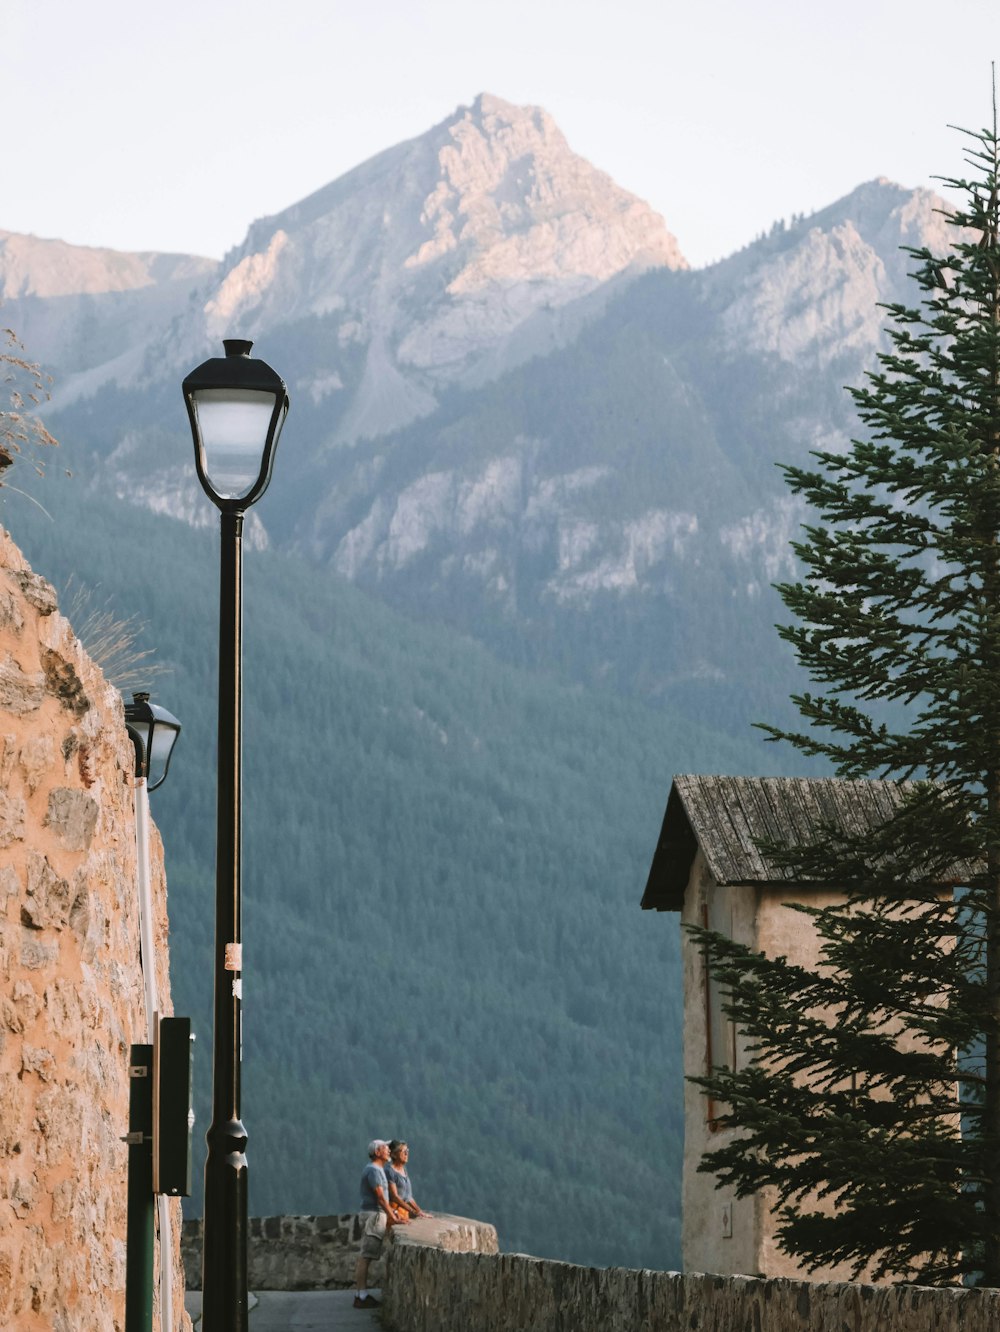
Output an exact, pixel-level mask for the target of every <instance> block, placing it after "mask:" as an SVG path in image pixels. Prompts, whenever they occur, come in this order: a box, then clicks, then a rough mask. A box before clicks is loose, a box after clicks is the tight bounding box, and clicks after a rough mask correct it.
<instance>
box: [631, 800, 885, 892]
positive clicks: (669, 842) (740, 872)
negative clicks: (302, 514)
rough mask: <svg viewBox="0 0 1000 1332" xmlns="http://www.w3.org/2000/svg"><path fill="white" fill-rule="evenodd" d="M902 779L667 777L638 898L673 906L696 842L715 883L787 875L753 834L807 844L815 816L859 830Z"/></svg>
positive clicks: (880, 813) (881, 815)
mask: <svg viewBox="0 0 1000 1332" xmlns="http://www.w3.org/2000/svg"><path fill="white" fill-rule="evenodd" d="M907 785H908V783H900V782H891V781H842V780H839V779H838V778H834V777H693V776H679V777H675V778H674V782H673V786H672V787H671V789H670V798H669V799H668V801H667V810H666V813H665V814H664V816H663V827H662V828H661V830H660V838H659V841H658V842H657V845H656V851H655V853H654V855H653V863H652V866H651V867H650V871H649V878H648V879H647V881H646V891H645V893H644V894H643V898H642V905H643V907H644V908H647V909H648V908H653V909H655V910H657V911H679V910H680V909H681V906H682V904H683V901H684V889H685V888H686V887H687V882H688V875H689V874H690V871H691V865H692V863H693V861H694V857H695V853H696V851H697V849H698V847H699V846H700V847H701V849H702V851H703V853H704V855H705V859H706V861H707V862H708V868H709V870H710V871H711V873H712V877H713V878H714V879H715V881H716V883H720V884H767V883H788V882H793V881H795V875H794V873H793V871H791V870H789V869H788V868H786V867H784V866H778V865H775V864H773V863H772V862H770V861H768V860H767V858H766V857H765V856H763V855H762V854H761V852H760V851H759V850H758V848H757V846H756V842H757V841H758V840H760V839H764V840H767V841H773V842H781V843H784V844H786V845H789V846H803V845H807V844H809V843H810V842H812V841H814V839H815V836H816V831H817V829H818V828H819V826H820V825H821V824H827V825H832V826H834V827H837V828H841V829H843V830H844V831H845V832H846V833H850V834H852V835H853V834H861V835H863V834H864V833H866V832H868V831H870V830H873V829H875V828H878V827H880V826H881V825H882V824H883V823H885V822H886V820H887V819H889V818H890V817H891V816H892V814H893V813H894V811H895V810H896V808H897V807H898V805H899V803H900V799H901V796H902V794H903V792H904V791H905V790H906V787H907Z"/></svg>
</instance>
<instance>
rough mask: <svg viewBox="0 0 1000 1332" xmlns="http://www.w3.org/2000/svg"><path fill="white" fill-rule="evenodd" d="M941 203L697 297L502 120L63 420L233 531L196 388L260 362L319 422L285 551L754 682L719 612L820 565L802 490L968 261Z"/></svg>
mask: <svg viewBox="0 0 1000 1332" xmlns="http://www.w3.org/2000/svg"><path fill="white" fill-rule="evenodd" d="M940 207H941V204H940V201H939V200H937V199H935V198H934V196H933V195H931V194H930V193H928V192H927V191H921V190H918V191H909V190H905V189H903V188H902V187H900V186H898V185H894V184H892V183H891V182H889V181H886V180H875V181H871V182H869V183H867V184H865V185H863V186H861V187H859V188H858V189H857V190H855V191H854V192H853V193H852V194H850V195H848V196H847V197H846V198H844V199H841V200H839V201H837V202H836V203H834V204H831V205H830V206H829V207H828V208H826V209H824V210H822V211H821V212H819V213H816V214H814V215H813V216H811V217H808V218H798V219H796V220H794V221H793V222H792V223H791V224H790V225H786V224H779V225H776V226H775V227H774V228H773V229H772V231H771V233H770V234H769V235H768V236H766V237H762V238H760V239H758V240H757V241H756V242H754V243H753V244H751V245H748V246H747V247H746V248H745V249H743V250H741V251H740V252H739V253H738V254H736V255H733V256H731V257H730V258H729V259H727V260H724V261H723V262H721V263H719V264H716V265H714V266H712V267H711V268H709V269H705V270H700V271H698V272H691V271H688V269H687V266H686V264H685V261H684V259H683V256H682V254H681V252H680V250H679V248H678V245H677V242H676V241H675V240H674V238H673V237H672V236H671V235H670V233H669V232H668V231H667V229H666V227H665V226H664V223H663V221H662V219H661V218H659V217H658V216H657V215H656V214H655V213H653V212H652V210H650V209H649V208H648V207H647V206H646V205H645V204H643V203H642V202H641V201H640V200H637V199H635V198H634V197H633V196H631V195H629V194H627V193H626V192H625V191H623V190H621V189H620V188H619V187H618V186H617V185H615V183H614V182H613V181H611V180H610V179H609V178H608V177H607V176H606V175H604V174H603V173H602V172H600V171H598V170H596V169H595V168H593V167H592V166H590V165H589V164H588V163H586V162H584V161H583V160H582V159H580V158H579V157H577V156H576V155H575V154H573V153H572V151H571V150H570V149H569V147H568V146H567V144H566V142H565V140H564V139H563V137H562V135H561V134H560V132H559V130H558V129H557V127H556V126H555V125H554V124H553V122H552V120H551V118H550V117H549V116H547V115H546V113H545V112H544V111H542V110H540V109H538V108H534V107H515V106H512V105H510V104H509V103H506V102H503V101H501V100H500V99H498V98H495V97H490V96H488V95H483V96H481V97H479V98H477V99H476V101H475V102H474V103H473V104H472V106H471V107H462V108H459V109H458V111H456V112H455V113H454V114H453V115H451V116H449V117H448V118H447V119H446V120H444V121H443V122H442V123H441V124H440V125H438V126H436V127H434V128H433V129H431V130H429V131H428V132H427V133H426V134H424V135H421V136H420V137H419V138H416V139H413V140H411V141H409V142H407V143H403V144H399V145H397V146H396V147H394V148H390V149H388V150H387V151H386V152H384V153H382V154H380V155H379V156H378V157H376V158H373V159H372V160H371V161H369V162H365V163H363V164H362V165H360V166H359V167H357V168H356V169H355V170H354V171H352V172H349V173H348V174H347V175H345V176H343V177H342V178H340V179H339V180H336V181H334V182H332V183H331V184H330V185H328V186H326V187H325V188H324V189H322V190H319V191H318V192H317V193H316V194H314V195H312V196H310V197H309V198H308V199H305V200H302V201H301V202H299V203H297V204H295V205H294V206H292V207H291V208H288V209H286V210H285V211H284V212H281V213H279V214H277V215H275V216H274V217H271V218H265V219H262V220H260V221H258V222H256V223H254V224H253V226H252V227H251V228H250V230H249V233H248V235H247V238H246V241H245V242H244V244H243V245H242V246H240V247H239V248H238V249H237V250H235V251H234V252H233V253H232V254H230V255H228V256H227V257H226V259H225V261H224V262H223V264H222V265H221V266H220V268H219V269H218V271H216V272H213V273H212V274H210V275H208V276H207V278H206V279H205V280H204V281H203V282H202V284H201V286H200V287H199V288H198V290H197V293H196V294H195V296H194V297H193V298H192V299H191V300H189V301H188V303H187V304H186V305H185V307H184V309H183V311H181V312H179V313H178V315H177V317H176V318H175V319H174V320H173V322H172V323H169V324H168V323H164V324H163V326H162V327H161V328H160V330H159V331H158V333H157V335H156V337H155V338H153V339H151V340H150V341H149V342H148V343H147V344H146V346H145V350H143V349H142V348H141V347H140V348H138V349H137V350H134V351H132V352H129V353H123V354H122V355H121V356H120V357H119V359H117V360H115V359H112V360H109V361H107V362H106V363H104V364H102V365H99V366H93V365H90V366H88V368H87V369H86V370H84V371H82V372H80V373H78V374H72V373H71V374H69V375H68V377H65V378H64V379H63V381H62V383H61V385H59V384H57V388H56V397H55V404H54V405H55V415H54V418H53V424H54V425H55V427H56V429H57V432H59V433H62V434H63V435H65V436H67V438H72V437H73V436H74V435H75V434H79V435H82V436H83V437H85V438H88V439H93V440H95V441H96V442H95V449H96V450H97V451H98V452H99V453H100V454H101V456H102V459H103V463H104V466H105V469H106V479H107V480H108V483H109V484H111V485H113V486H114V487H115V488H116V490H117V492H118V494H119V495H121V496H122V497H123V498H128V499H130V500H132V501H133V502H138V503H141V504H146V505H149V506H150V507H154V508H158V509H159V510H161V511H167V512H170V513H172V514H174V515H176V516H178V517H180V518H182V519H183V520H184V521H187V522H210V521H212V520H213V519H214V513H213V512H212V511H211V510H210V506H207V505H206V504H205V503H204V502H203V501H202V499H201V496H200V494H199V492H198V488H197V483H196V482H195V480H194V476H193V471H192V468H191V466H190V462H189V457H190V445H189V443H187V440H186V424H185V422H184V419H183V413H182V410H181V408H180V403H179V395H178V393H177V384H178V381H179V380H180V378H181V377H182V375H183V373H184V372H185V371H186V370H188V369H190V368H191V366H192V365H193V364H195V363H196V362H197V360H198V359H200V358H201V356H202V355H207V354H216V353H217V351H218V340H219V338H220V337H221V336H223V334H228V333H232V334H237V333H239V334H240V335H242V336H248V337H251V338H255V339H258V350H259V352H260V354H261V355H263V356H264V357H265V358H266V359H268V360H269V361H270V362H271V363H272V364H274V365H275V366H276V367H277V368H279V369H280V370H281V371H282V372H283V374H284V375H285V376H286V378H287V379H288V381H289V386H290V389H291V392H292V398H293V403H294V406H293V411H292V416H291V417H290V420H289V425H288V427H287V429H286V432H285V435H284V439H283V442H282V446H281V447H282V451H281V456H280V457H279V459H278V463H277V467H276V472H275V483H274V485H273V486H272V489H271V493H270V494H269V496H268V500H267V505H266V508H265V507H264V506H262V507H261V517H262V518H263V520H264V522H265V523H266V525H267V531H266V532H265V531H264V530H263V529H262V528H261V527H260V526H259V525H258V524H257V523H256V522H255V524H254V528H255V530H254V540H255V541H256V542H257V544H259V545H264V544H266V543H267V542H268V541H269V540H270V542H271V543H272V544H273V545H275V546H276V547H279V548H280V547H285V548H289V547H290V548H293V549H295V550H297V551H298V552H301V553H303V554H306V555H307V556H308V557H309V558H310V559H313V560H317V561H319V562H322V563H325V564H327V565H329V567H330V568H331V569H332V570H333V571H335V572H336V573H337V574H338V575H340V576H343V577H347V578H350V579H351V580H354V581H357V582H359V583H362V584H363V585H365V586H366V587H368V588H369V589H371V590H373V591H376V592H377V593H378V595H380V596H384V597H385V598H386V599H388V600H390V601H393V602H394V603H395V604H397V605H400V606H405V607H406V609H407V610H409V611H411V612H416V613H418V614H421V615H425V616H428V617H431V618H437V617H443V618H446V619H448V620H449V621H451V622H452V623H455V624H459V625H460V626H461V627H462V628H463V629H466V630H469V631H471V632H473V633H475V634H477V635H481V636H483V637H485V638H486V639H487V641H489V642H490V643H491V645H493V646H495V645H496V644H497V643H498V642H500V641H501V640H502V642H503V644H504V646H505V650H506V649H507V648H510V650H511V651H512V652H513V653H514V655H515V656H516V659H517V660H519V661H521V660H526V659H527V660H540V661H542V663H543V664H545V665H546V666H549V665H551V652H554V653H555V655H556V656H558V658H559V659H560V661H562V662H567V661H569V662H572V663H573V665H572V667H571V670H572V672H573V673H574V674H577V675H582V676H586V677H590V678H599V679H601V680H602V681H605V680H608V679H618V680H622V681H624V682H626V683H627V684H629V685H630V686H631V685H637V686H638V687H639V688H641V689H642V690H643V691H644V692H654V693H655V692H657V691H659V690H660V689H663V688H671V687H672V682H674V681H676V680H677V679H679V678H694V677H697V678H699V679H701V678H708V677H711V678H717V679H725V678H726V677H734V676H740V677H742V676H743V674H744V666H743V662H742V661H741V660H740V659H739V655H738V656H737V657H733V656H732V655H731V654H730V655H727V653H728V650H727V649H726V647H725V644H726V643H727V642H729V641H731V639H732V635H731V634H730V633H729V632H728V629H724V630H722V631H721V632H720V626H719V625H718V624H714V625H711V624H710V623H709V621H708V619H707V618H706V616H705V614H704V607H705V605H706V600H707V601H708V604H710V605H712V606H713V607H716V608H717V609H715V610H714V611H713V615H714V616H715V618H716V619H718V618H719V617H721V616H722V614H723V611H722V607H723V606H725V614H726V615H727V616H731V615H732V614H734V613H735V614H740V613H746V608H747V606H748V605H749V604H750V603H756V601H757V600H758V599H759V598H761V597H766V596H768V595H769V593H768V587H769V585H770V583H771V582H773V581H774V579H775V577H781V576H784V575H787V574H788V573H790V572H791V571H792V565H791V562H790V558H789V555H788V540H789V538H790V537H791V536H793V535H794V534H795V531H796V527H797V525H798V523H799V522H800V521H801V517H802V514H801V511H800V510H799V509H798V508H796V506H795V505H794V504H791V503H790V502H789V500H788V498H787V496H786V495H785V494H784V493H783V489H782V482H781V478H780V475H779V473H778V472H777V470H776V468H775V466H774V464H775V462H778V461H781V462H792V463H796V462H800V461H802V460H803V459H804V458H806V457H807V456H808V453H809V451H810V450H812V449H816V448H820V447H822V448H828V447H831V448H835V449H836V448H843V447H846V443H847V441H848V439H849V438H850V435H851V433H852V431H853V430H854V428H855V427H854V420H853V410H852V406H851V402H850V399H849V398H848V396H847V395H846V394H845V393H844V391H843V385H845V384H851V383H859V382H860V381H861V380H862V378H863V376H864V374H865V372H866V371H867V370H869V369H871V368H872V365H873V363H874V358H875V356H876V353H877V352H878V350H879V349H880V347H882V346H883V345H884V334H883V332H882V328H883V325H884V322H885V312H884V311H883V310H882V309H881V308H880V303H884V302H895V301H912V300H913V299H914V298H915V289H914V288H913V286H912V284H910V283H908V281H907V277H906V274H907V268H908V267H909V261H908V259H907V257H906V255H905V254H904V253H903V252H902V251H901V249H900V247H901V246H908V245H910V246H920V245H925V244H926V245H928V246H930V247H931V248H932V249H935V250H940V251H943V250H945V249H946V248H947V245H948V243H949V230H950V229H949V227H948V226H947V224H946V221H945V219H944V218H943V217H942V215H941V213H940V211H939V209H940ZM98 384H105V385H106V388H107V391H106V392H105V394H104V395H103V397H102V399H101V400H100V403H99V407H98V406H93V407H92V406H91V405H90V404H91V403H92V402H93V401H94V400H93V397H92V394H93V390H94V388H95V386H97V385H98ZM151 422H153V424H151ZM757 613H758V612H756V611H755V612H754V614H757ZM654 624H660V625H663V626H667V625H669V634H668V633H667V630H666V628H664V629H663V631H662V632H661V633H660V635H659V637H658V638H654V637H651V636H650V633H651V630H650V626H652V625H654ZM636 627H637V633H638V636H636V633H633V628H636ZM550 650H551V652H550ZM547 654H549V655H547ZM640 679H641V680H642V681H643V683H641V684H640V683H639V681H640Z"/></svg>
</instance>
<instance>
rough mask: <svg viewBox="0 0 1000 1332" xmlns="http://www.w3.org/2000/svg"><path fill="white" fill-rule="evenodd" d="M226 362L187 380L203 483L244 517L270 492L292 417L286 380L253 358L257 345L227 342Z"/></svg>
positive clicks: (221, 360)
mask: <svg viewBox="0 0 1000 1332" xmlns="http://www.w3.org/2000/svg"><path fill="white" fill-rule="evenodd" d="M223 346H224V347H225V349H226V354H225V356H224V357H223V356H220V357H215V358H213V359H212V360H210V361H205V362H204V363H203V364H202V365H200V366H198V368H197V370H192V371H191V373H190V374H189V375H188V377H187V378H186V379H185V380H184V384H183V391H184V402H185V404H186V405H187V410H188V417H189V419H190V422H191V433H192V435H193V437H194V456H195V466H196V467H197V469H198V479H199V481H200V482H201V484H202V486H203V487H204V489H205V492H206V494H207V495H208V497H209V499H211V501H212V503H213V504H216V505H218V507H219V508H220V509H229V510H237V511H239V512H242V511H243V510H244V509H246V508H248V507H249V506H250V505H251V504H253V502H254V501H255V500H257V499H259V498H260V496H261V495H262V494H263V493H264V491H265V490H266V489H267V483H268V482H269V481H270V479H271V469H272V467H273V466H274V454H275V450H276V449H277V446H278V436H279V435H280V434H281V427H282V426H283V425H284V423H285V416H286V415H287V413H288V391H287V389H286V388H285V384H284V380H282V378H281V377H280V375H277V374H276V373H275V372H274V371H273V370H272V369H271V367H270V366H269V365H267V364H266V362H264V361H254V360H251V358H250V348H251V347H252V346H253V343H252V342H243V341H241V340H238V339H235V338H227V339H226V340H225V341H224V343H223Z"/></svg>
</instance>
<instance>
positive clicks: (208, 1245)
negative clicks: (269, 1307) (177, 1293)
mask: <svg viewBox="0 0 1000 1332" xmlns="http://www.w3.org/2000/svg"><path fill="white" fill-rule="evenodd" d="M246 1145H247V1134H246V1129H245V1128H244V1127H243V1125H242V1124H241V1123H240V1121H239V1120H238V1119H234V1120H230V1121H229V1122H228V1123H227V1124H223V1125H222V1126H221V1128H220V1129H219V1130H216V1129H215V1126H214V1125H213V1127H212V1128H211V1129H209V1131H208V1159H207V1161H206V1162H205V1224H204V1244H205V1248H204V1253H203V1254H202V1324H201V1325H202V1327H203V1328H204V1329H205V1332H247V1317H248V1314H249V1305H248V1298H247V1158H246V1156H245V1155H244V1152H245V1149H246Z"/></svg>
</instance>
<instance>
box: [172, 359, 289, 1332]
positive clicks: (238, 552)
mask: <svg viewBox="0 0 1000 1332" xmlns="http://www.w3.org/2000/svg"><path fill="white" fill-rule="evenodd" d="M223 345H224V346H225V349H226V354H225V356H224V357H217V358H215V359H213V360H211V361H206V362H205V363H204V364H203V365H200V366H199V367H198V368H197V370H192V372H191V374H189V375H188V377H187V379H185V380H184V385H183V388H184V401H185V403H186V405H187V410H188V416H189V417H190V418H191V431H192V433H193V435H194V456H195V465H196V466H197V469H198V479H199V481H200V482H201V484H202V486H203V487H204V489H205V493H206V494H207V495H208V497H209V499H210V500H211V501H212V503H213V504H215V505H217V506H218V508H219V510H220V511H221V518H222V559H221V573H220V583H219V757H218V764H219V771H218V782H219V788H218V824H217V833H216V853H215V1035H214V1041H213V1053H212V1123H211V1126H210V1127H209V1130H208V1133H207V1135H206V1139H207V1142H208V1158H207V1160H206V1162H205V1221H204V1251H203V1255H202V1323H203V1326H204V1328H205V1332H246V1327H247V1161H246V1156H245V1154H244V1153H245V1148H246V1144H247V1133H246V1129H245V1128H244V1127H243V1123H242V1121H241V1119H240V1062H241V1058H242V1048H243V1033H242V930H241V920H240V915H241V910H240V908H241V901H240V842H241V839H240V819H241V809H240V804H241V775H240V763H241V734H242V682H241V678H240V669H241V660H242V642H241V634H242V622H243V613H242V595H243V546H242V538H243V514H244V511H245V510H246V509H247V508H248V507H249V506H250V505H251V504H253V503H254V501H255V500H257V499H259V498H260V496H261V495H262V494H263V493H264V491H265V490H266V488H267V483H268V481H270V479H271V467H272V465H273V462H274V453H275V449H276V448H277V444H278V436H279V434H280V433H281V427H282V425H283V424H284V421H285V416H286V414H287V412H288V392H287V390H286V389H285V385H284V381H283V380H282V379H281V377H280V376H279V375H277V374H275V372H274V371H273V370H272V369H271V367H270V366H269V365H265V364H264V362H263V361H253V360H251V359H250V348H251V347H252V346H253V344H252V343H250V342H241V341H237V340H235V339H228V340H226V341H225V342H224V344H223Z"/></svg>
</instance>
